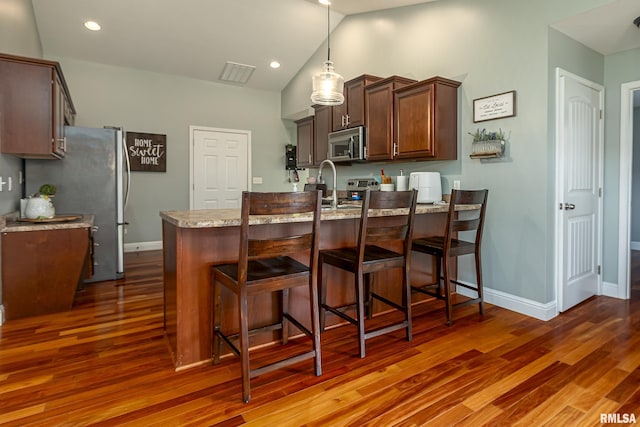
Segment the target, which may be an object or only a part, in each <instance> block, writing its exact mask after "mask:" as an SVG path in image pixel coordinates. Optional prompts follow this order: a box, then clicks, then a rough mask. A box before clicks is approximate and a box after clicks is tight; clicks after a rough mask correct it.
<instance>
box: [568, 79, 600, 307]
mask: <svg viewBox="0 0 640 427" xmlns="http://www.w3.org/2000/svg"><path fill="white" fill-rule="evenodd" d="M557 79H558V81H557V89H558V110H557V111H558V123H557V128H558V135H557V136H558V138H557V144H558V151H557V154H558V158H557V177H558V188H557V191H556V194H557V209H558V218H557V221H556V232H557V234H556V235H557V236H558V241H559V245H558V250H557V255H558V262H557V270H558V271H557V275H558V276H557V277H558V281H559V287H558V309H559V311H565V310H568V309H569V308H571V307H573V306H574V305H576V304H578V303H580V302H582V301H584V300H585V299H587V298H589V297H591V296H593V295H597V294H600V289H601V279H600V277H601V276H600V263H601V249H600V248H601V235H602V224H601V217H602V197H601V193H602V190H601V189H602V148H603V144H602V141H603V133H602V113H601V112H602V107H603V99H604V89H603V88H602V87H601V86H599V85H597V84H595V83H593V82H589V81H587V80H584V79H582V78H580V77H578V76H575V75H572V74H570V73H567V72H564V71H562V70H558V75H557Z"/></svg>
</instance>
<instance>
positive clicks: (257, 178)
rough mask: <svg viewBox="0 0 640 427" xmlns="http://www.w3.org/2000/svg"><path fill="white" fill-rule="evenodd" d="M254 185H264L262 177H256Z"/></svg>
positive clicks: (253, 181)
mask: <svg viewBox="0 0 640 427" xmlns="http://www.w3.org/2000/svg"><path fill="white" fill-rule="evenodd" d="M251 182H252V183H254V184H262V177H261V176H254V177H253V180H252V181H251Z"/></svg>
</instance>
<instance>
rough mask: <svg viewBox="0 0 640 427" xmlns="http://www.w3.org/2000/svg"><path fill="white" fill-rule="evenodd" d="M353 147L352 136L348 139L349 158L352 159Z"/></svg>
mask: <svg viewBox="0 0 640 427" xmlns="http://www.w3.org/2000/svg"><path fill="white" fill-rule="evenodd" d="M354 145H355V138H354V137H353V136H352V137H350V138H349V158H350V159H353V154H354V148H355V147H354Z"/></svg>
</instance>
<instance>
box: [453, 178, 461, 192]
mask: <svg viewBox="0 0 640 427" xmlns="http://www.w3.org/2000/svg"><path fill="white" fill-rule="evenodd" d="M453 189H454V190H459V189H460V180H459V179H454V180H453Z"/></svg>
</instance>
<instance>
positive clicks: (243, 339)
mask: <svg viewBox="0 0 640 427" xmlns="http://www.w3.org/2000/svg"><path fill="white" fill-rule="evenodd" d="M238 313H239V317H240V319H239V325H240V361H241V363H240V365H241V369H242V400H243V401H244V402H245V403H249V401H250V400H251V388H250V385H249V380H250V373H249V371H250V369H251V368H250V366H249V320H248V316H247V296H246V293H244V292H242V291H241V292H240V293H239V294H238Z"/></svg>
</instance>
